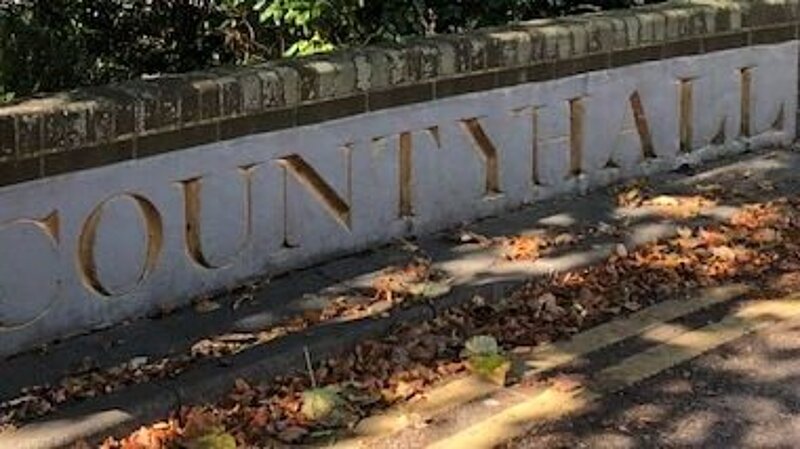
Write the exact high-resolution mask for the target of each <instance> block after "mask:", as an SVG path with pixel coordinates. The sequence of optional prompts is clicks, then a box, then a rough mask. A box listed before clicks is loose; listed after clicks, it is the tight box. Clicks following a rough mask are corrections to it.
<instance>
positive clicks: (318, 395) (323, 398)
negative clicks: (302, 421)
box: [300, 387, 344, 421]
mask: <svg viewBox="0 0 800 449" xmlns="http://www.w3.org/2000/svg"><path fill="white" fill-rule="evenodd" d="M343 405H344V402H343V400H342V398H341V397H340V396H339V389H338V388H336V387H324V388H313V389H311V390H306V391H304V392H303V405H302V408H301V409H300V412H301V413H302V414H303V416H305V418H306V419H308V420H309V421H324V420H326V419H328V418H331V417H332V416H334V415H335V414H336V413H337V412H338V411H339V409H340V408H341V407H342V406H343Z"/></svg>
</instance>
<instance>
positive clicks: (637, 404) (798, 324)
mask: <svg viewBox="0 0 800 449" xmlns="http://www.w3.org/2000/svg"><path fill="white" fill-rule="evenodd" d="M508 446H509V447H513V448H537V449H538V448H542V449H544V448H567V447H568V448H650V447H652V448H673V447H674V448H683V447H696V448H720V449H727V448H768V447H769V448H795V447H800V321H797V320H791V321H789V322H786V323H783V324H781V325H777V326H774V327H770V328H766V329H764V330H762V331H760V332H757V333H755V334H752V335H748V336H745V337H743V338H739V339H737V340H735V341H733V342H731V343H729V344H726V345H724V346H722V347H720V348H718V349H715V350H713V351H710V352H708V353H707V354H705V355H703V356H701V357H699V358H697V359H695V360H692V361H691V362H689V363H682V364H679V365H677V366H674V367H672V368H670V369H667V370H665V371H663V372H661V373H660V374H658V375H656V376H655V377H653V378H651V379H649V380H646V381H644V382H643V383H641V384H637V385H634V386H632V387H628V388H625V389H624V390H622V391H620V392H618V393H616V394H613V395H610V396H607V397H605V398H603V399H602V400H599V401H597V402H596V403H595V404H593V405H592V406H590V407H587V409H586V411H584V412H581V413H579V414H578V415H576V416H574V417H571V418H569V419H563V420H559V421H556V422H554V423H549V424H545V425H541V426H537V427H536V428H535V429H534V430H532V431H531V432H530V434H529V435H527V436H525V437H524V438H522V439H519V440H517V441H515V442H513V443H512V444H509V445H508Z"/></svg>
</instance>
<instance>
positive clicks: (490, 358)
mask: <svg viewBox="0 0 800 449" xmlns="http://www.w3.org/2000/svg"><path fill="white" fill-rule="evenodd" d="M464 355H465V356H466V358H467V367H468V368H469V370H470V371H471V372H472V373H474V374H477V375H478V376H481V377H483V378H485V379H488V380H491V381H492V382H495V383H497V384H499V385H503V384H505V380H506V375H507V373H508V371H509V369H510V368H511V360H510V359H509V358H508V357H507V356H506V355H505V354H503V353H502V352H501V351H500V346H499V345H498V344H497V340H495V338H494V337H491V336H488V335H478V336H475V337H472V338H470V339H469V340H467V342H466V343H465V344H464Z"/></svg>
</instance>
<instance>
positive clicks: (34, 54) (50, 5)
mask: <svg viewBox="0 0 800 449" xmlns="http://www.w3.org/2000/svg"><path fill="white" fill-rule="evenodd" d="M643 1H645V0H584V1H581V0H492V1H487V0H192V1H187V0H14V1H0V100H1V99H6V100H7V99H9V98H11V97H13V96H14V95H16V96H26V95H30V94H32V93H36V92H42V91H54V90H61V89H68V88H73V87H77V86H81V85H90V84H101V83H106V82H110V81H116V80H123V79H129V78H135V77H139V76H142V75H157V74H161V73H171V72H186V71H192V70H197V69H204V68H208V67H213V66H217V65H226V64H246V63H251V62H255V61H260V60H266V59H274V58H278V57H283V56H287V57H291V56H297V55H307V54H312V53H319V52H326V51H331V50H333V49H335V48H340V47H345V46H361V45H366V44H370V43H376V42H402V41H403V40H405V39H407V38H408V37H411V36H421V35H432V34H436V33H450V32H460V31H466V30H470V29H474V28H477V27H482V26H490V25H498V24H504V23H508V22H512V21H517V20H523V19H529V18H535V17H542V16H552V15H559V14H564V13H568V12H579V11H585V10H594V9H597V8H599V7H602V8H612V7H625V6H631V5H633V4H637V3H640V2H643ZM647 1H658V0H647Z"/></svg>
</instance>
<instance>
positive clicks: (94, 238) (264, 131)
mask: <svg viewBox="0 0 800 449" xmlns="http://www.w3.org/2000/svg"><path fill="white" fill-rule="evenodd" d="M798 18H800V6H799V5H798V2H797V1H791V2H790V1H769V2H767V1H764V2H755V1H753V2H721V1H710V0H709V1H707V2H704V3H703V4H697V2H695V3H686V2H680V3H677V2H673V3H667V4H662V5H658V6H656V7H647V8H642V9H636V10H630V11H623V12H615V13H603V14H597V15H586V16H576V17H568V18H564V19H561V20H548V21H535V22H529V23H522V24H518V25H512V26H508V27H505V28H500V29H488V30H483V31H481V32H477V33H473V34H468V35H458V36H441V37H436V38H431V39H420V40H417V41H415V42H413V43H411V44H409V45H407V46H404V47H375V48H366V49H360V50H355V51H349V52H344V53H338V54H333V55H328V56H324V57H319V58H308V59H302V60H296V61H284V62H275V63H269V64H264V65H261V66H255V67H250V68H243V69H236V70H230V71H214V72H208V73H195V74H188V75H181V76H175V77H168V78H161V79H156V80H152V81H139V82H132V83H126V84H121V85H114V86H104V87H98V88H94V89H88V90H82V91H76V92H70V93H64V94H58V95H53V96H51V97H48V98H43V99H37V100H31V101H28V102H25V103H22V104H18V105H13V106H8V107H6V108H3V109H0V342H2V344H1V345H0V355H8V354H12V353H15V352H18V351H20V350H24V349H26V348H29V347H31V346H33V345H36V344H39V343H43V342H47V341H50V340H53V339H55V338H60V337H64V336H67V335H70V334H74V333H78V332H82V331H86V330H90V329H92V328H97V327H102V326H108V325H111V324H114V323H116V322H120V321H122V320H125V319H129V318H133V317H137V316H142V315H144V314H147V313H149V312H153V311H157V310H159V309H169V308H173V307H176V306H180V305H183V304H186V303H187V302H188V301H189V300H190V299H191V298H192V297H195V296H197V295H203V294H211V293H214V292H217V291H220V290H222V289H224V288H226V287H229V286H231V285H234V284H236V283H237V282H241V281H242V280H244V279H247V278H250V277H253V276H259V275H269V274H276V273H280V272H282V271H286V270H288V269H291V268H295V267H300V266H303V265H306V264H309V263H311V262H313V261H316V260H319V259H322V258H325V257H331V256H332V255H333V254H337V253H344V252H352V251H355V250H358V249H361V248H364V247H367V246H369V245H373V244H376V243H379V242H385V241H388V240H390V239H392V238H396V237H399V236H403V235H408V234H416V233H422V232H429V231H433V230H436V229H442V228H444V227H447V226H451V225H454V224H457V223H460V222H463V221H467V220H471V219H475V218H479V217H482V216H487V215H492V214H497V213H500V212H502V211H503V210H506V209H509V208H513V207H518V206H520V205H523V204H530V203H535V202H536V201H537V200H539V199H541V198H545V197H549V196H553V195H558V194H569V193H573V194H574V193H578V192H580V191H583V190H585V189H588V188H591V187H596V186H601V185H605V184H608V183H610V182H614V181H616V180H619V179H621V178H626V177H633V176H642V175H647V174H649V173H653V172H656V171H664V170H670V169H673V168H676V167H679V166H681V165H683V164H694V163H698V162H700V161H702V160H704V159H707V158H713V157H717V156H720V155H724V154H727V153H731V152H737V151H742V150H745V149H748V148H759V147H763V146H769V145H776V144H788V143H790V142H792V141H793V140H794V136H795V132H796V131H795V130H796V128H795V126H796V112H797V103H798V102H797V97H798V41H797V36H798V35H797V33H798Z"/></svg>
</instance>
